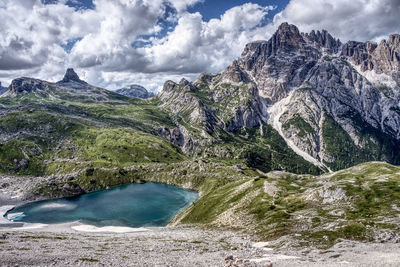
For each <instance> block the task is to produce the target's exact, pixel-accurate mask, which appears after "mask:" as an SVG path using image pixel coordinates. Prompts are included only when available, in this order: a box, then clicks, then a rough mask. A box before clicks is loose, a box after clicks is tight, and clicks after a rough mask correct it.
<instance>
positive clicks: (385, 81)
mask: <svg viewBox="0 0 400 267" xmlns="http://www.w3.org/2000/svg"><path fill="white" fill-rule="evenodd" d="M351 65H352V66H353V68H354V69H355V70H356V71H357V72H358V73H360V74H362V75H363V76H364V77H365V78H367V80H368V81H370V82H371V83H372V84H373V85H374V86H379V85H386V86H388V87H391V88H394V87H396V86H397V83H396V82H395V81H394V80H393V79H392V77H390V76H389V75H387V74H385V73H380V74H378V73H376V72H375V71H374V70H366V71H361V68H360V66H358V65H354V64H353V63H351Z"/></svg>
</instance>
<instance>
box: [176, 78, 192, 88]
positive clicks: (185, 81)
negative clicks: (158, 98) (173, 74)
mask: <svg viewBox="0 0 400 267" xmlns="http://www.w3.org/2000/svg"><path fill="white" fill-rule="evenodd" d="M179 84H180V85H183V86H186V85H188V84H190V82H189V81H188V80H186V79H185V78H182V79H181V81H180V82H179Z"/></svg>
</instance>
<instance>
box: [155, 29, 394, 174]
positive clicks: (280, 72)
mask: <svg viewBox="0 0 400 267" xmlns="http://www.w3.org/2000/svg"><path fill="white" fill-rule="evenodd" d="M397 36H398V35H396V34H393V35H390V37H389V41H382V42H381V43H380V44H379V45H377V46H376V47H375V48H374V49H372V48H370V49H369V50H368V51H370V54H369V58H370V61H371V62H372V61H373V62H376V63H374V64H369V65H368V66H370V67H369V68H370V69H369V70H366V72H373V74H374V73H375V75H371V73H365V72H363V71H362V66H364V65H365V64H366V63H365V60H361V59H364V58H366V54H365V53H364V50H363V47H364V46H365V47H370V46H371V45H370V44H371V42H366V43H357V42H353V41H349V42H347V43H345V44H342V43H341V41H340V40H339V39H335V38H333V37H332V36H331V35H330V34H329V33H328V32H327V31H325V30H323V31H321V32H320V31H317V32H315V31H312V32H311V33H309V34H308V33H300V31H299V30H298V29H297V27H296V26H294V25H290V24H288V23H283V24H282V25H280V26H279V28H278V30H277V31H276V33H275V34H274V35H273V36H272V37H271V38H270V39H269V40H267V41H256V42H252V43H249V44H247V45H246V47H245V49H244V51H243V53H242V55H241V56H240V57H239V59H237V60H234V62H233V63H232V64H231V65H230V66H228V67H227V68H226V69H225V70H223V71H222V72H220V73H219V74H217V75H210V74H201V75H200V76H199V78H198V79H197V80H196V81H194V82H193V83H190V84H189V85H188V84H187V85H185V86H186V87H190V86H192V87H193V86H194V87H193V88H191V91H192V92H198V95H199V94H202V96H201V97H199V99H200V102H201V103H203V104H204V103H209V105H207V104H205V105H203V106H201V105H199V108H197V109H201V110H203V113H201V112H198V111H196V113H191V116H192V117H196V116H197V118H199V119H201V117H200V116H199V115H196V114H210V115H208V117H209V118H212V120H213V121H219V123H217V125H218V127H220V128H223V129H224V130H227V131H229V132H234V131H236V130H239V129H240V128H242V127H250V128H252V127H259V126H260V125H263V124H265V123H266V122H268V124H270V125H272V126H273V127H274V128H275V130H277V132H279V133H280V135H281V136H282V137H283V138H284V139H285V141H286V142H287V144H288V145H289V146H290V147H291V148H292V149H293V150H295V151H297V152H298V154H299V155H302V157H303V158H304V159H306V160H307V161H309V162H312V163H313V164H315V165H317V166H320V167H323V168H326V169H329V168H333V169H335V170H337V169H340V168H343V167H350V166H351V165H346V164H345V163H344V162H339V161H341V159H340V157H342V156H343V155H340V153H341V152H340V151H341V150H342V149H345V151H346V149H348V147H347V148H346V147H341V148H339V149H338V148H336V147H335V144H333V143H335V142H333V143H332V142H330V141H329V140H330V139H332V138H333V137H332V138H331V137H329V136H328V135H329V134H330V133H329V131H330V130H329V129H331V128H332V127H334V128H335V129H334V131H336V132H338V133H339V132H340V133H341V134H342V137H343V138H345V139H346V142H347V146H351V147H352V148H351V149H352V150H353V152H354V151H355V152H356V153H358V155H357V156H356V158H359V157H360V158H359V159H357V160H355V161H353V162H352V163H350V164H356V163H360V162H362V161H363V160H379V159H383V160H388V161H389V162H392V163H396V164H399V163H400V158H399V157H398V156H396V155H395V154H396V153H395V151H396V149H399V137H400V136H399V133H400V132H399V129H400V124H399V122H400V117H399V115H400V112H398V111H397V110H399V111H400V109H399V106H398V103H399V99H400V96H399V95H400V89H399V86H398V80H397V78H396V77H398V75H399V71H398V70H399V67H398V65H399V64H398V58H399V53H398V51H399V49H400V48H399V42H398V41H397ZM354 43H357V44H358V46H354V45H353V44H354ZM360 44H363V45H360ZM386 47H389V48H390V49H385V48H386ZM371 51H372V52H371ZM373 51H378V52H379V51H381V52H379V53H378V52H373ZM382 53H383V54H382ZM386 58H388V59H387V60H386ZM357 64H358V65H357ZM382 70H385V71H382ZM375 71H376V72H375ZM377 77H378V78H377ZM382 77H383V78H382ZM167 84H168V83H166V85H167ZM220 85H225V87H227V88H228V89H221V86H220ZM238 86H246V87H248V88H250V87H251V88H252V89H251V90H250V91H252V93H251V92H250V91H248V93H245V91H246V90H245V89H241V92H240V93H241V94H242V95H241V97H242V100H244V102H242V104H239V106H238V105H236V106H235V105H233V107H232V108H231V110H230V112H229V113H231V115H230V116H226V115H227V114H226V113H227V110H229V109H230V106H229V104H228V105H227V106H224V107H220V109H219V110H215V109H214V111H213V109H212V108H211V109H210V106H215V105H216V104H217V103H218V102H222V101H230V100H232V95H234V94H236V93H235V92H237V90H236V89H235V87H238ZM168 87H169V86H167V88H168ZM165 88H166V86H164V88H163V90H162V92H161V98H164V99H165V97H164V96H163V95H165V94H166V93H167V92H169V91H171V90H170V89H168V90H165ZM224 91H227V92H226V93H223V92H224ZM164 92H165V93H164ZM221 94H224V95H221ZM245 95H246V97H244V96H245ZM388 95H389V97H388ZM175 98H176V97H175ZM229 98H231V99H229ZM199 99H197V100H196V99H193V100H192V101H191V102H192V103H193V102H196V101H198V100H199ZM224 99H225V100H224ZM174 101H175V102H176V100H174ZM185 101H186V100H185V99H181V104H183V105H181V106H180V107H176V105H175V107H176V108H172V109H173V110H182V109H184V108H185ZM164 102H165V103H164V105H166V106H168V101H165V100H164ZM171 103H172V102H171ZM274 105H275V106H274ZM193 108H194V107H193ZM222 108H224V109H226V110H222ZM306 109H308V110H306ZM206 110H208V112H206ZM217 113H225V115H224V114H222V117H221V116H220V115H218V114H217ZM224 117H225V118H224ZM330 118H332V119H333V121H331V120H330ZM202 120H203V121H204V120H205V122H204V123H203V124H207V119H205V117H204V116H202ZM192 121H195V119H193V120H192ZM213 125H214V124H213ZM329 127H331V128H329ZM208 128H210V127H209V126H208ZM365 134H366V135H365ZM324 139H326V140H324ZM375 144H376V145H375ZM361 150H363V152H359V151H361ZM363 153H364V154H365V153H366V154H367V155H368V156H366V157H365V159H361V158H362V157H363V156H362V155H361V154H363ZM349 154H350V152H349ZM335 161H338V162H335ZM343 164H344V165H343Z"/></svg>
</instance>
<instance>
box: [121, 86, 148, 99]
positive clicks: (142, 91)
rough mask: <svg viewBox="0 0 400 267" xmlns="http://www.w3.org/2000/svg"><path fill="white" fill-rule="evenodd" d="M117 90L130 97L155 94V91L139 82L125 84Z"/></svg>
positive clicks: (144, 96) (145, 96) (146, 96)
mask: <svg viewBox="0 0 400 267" xmlns="http://www.w3.org/2000/svg"><path fill="white" fill-rule="evenodd" d="M115 92H116V93H118V94H120V95H124V96H127V97H130V98H150V97H153V96H154V93H151V92H149V91H147V90H146V88H144V87H143V86H140V85H137V84H132V85H128V86H125V87H124V88H121V89H118V90H116V91H115Z"/></svg>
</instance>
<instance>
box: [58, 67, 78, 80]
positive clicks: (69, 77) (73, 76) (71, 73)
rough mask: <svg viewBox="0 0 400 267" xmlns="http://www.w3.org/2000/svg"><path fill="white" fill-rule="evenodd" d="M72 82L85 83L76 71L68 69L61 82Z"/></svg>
mask: <svg viewBox="0 0 400 267" xmlns="http://www.w3.org/2000/svg"><path fill="white" fill-rule="evenodd" d="M70 81H75V82H84V81H82V80H81V79H79V76H78V74H76V72H75V71H74V69H72V68H68V69H67V71H66V72H65V75H64V78H63V79H62V80H61V81H60V82H63V83H66V82H70Z"/></svg>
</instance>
